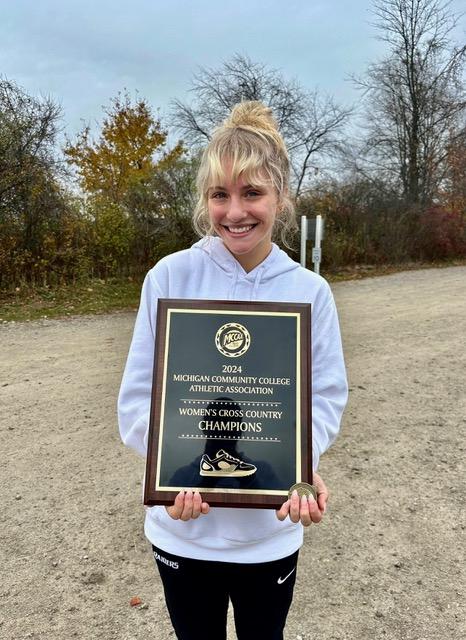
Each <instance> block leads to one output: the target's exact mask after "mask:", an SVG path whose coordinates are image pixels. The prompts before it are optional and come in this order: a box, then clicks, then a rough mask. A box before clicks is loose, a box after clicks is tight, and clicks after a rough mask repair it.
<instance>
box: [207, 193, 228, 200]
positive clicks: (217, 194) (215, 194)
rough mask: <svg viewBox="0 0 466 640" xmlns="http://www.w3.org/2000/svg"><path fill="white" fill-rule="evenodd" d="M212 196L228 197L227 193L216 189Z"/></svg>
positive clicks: (216, 197) (218, 197) (217, 197)
mask: <svg viewBox="0 0 466 640" xmlns="http://www.w3.org/2000/svg"><path fill="white" fill-rule="evenodd" d="M210 197H211V198H215V199H221V198H226V193H224V192H223V191H215V192H214V193H213V194H212V195H211V196H210Z"/></svg>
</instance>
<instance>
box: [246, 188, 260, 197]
mask: <svg viewBox="0 0 466 640" xmlns="http://www.w3.org/2000/svg"><path fill="white" fill-rule="evenodd" d="M246 195H247V196H248V197H249V198H257V196H260V191H256V190H255V189H250V190H249V191H247V193H246Z"/></svg>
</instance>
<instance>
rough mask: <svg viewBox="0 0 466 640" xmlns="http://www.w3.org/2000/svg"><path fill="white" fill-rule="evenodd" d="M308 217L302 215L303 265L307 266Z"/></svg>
mask: <svg viewBox="0 0 466 640" xmlns="http://www.w3.org/2000/svg"><path fill="white" fill-rule="evenodd" d="M306 242H307V218H306V216H301V266H302V267H306Z"/></svg>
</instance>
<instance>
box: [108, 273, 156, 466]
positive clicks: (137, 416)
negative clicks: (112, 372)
mask: <svg viewBox="0 0 466 640" xmlns="http://www.w3.org/2000/svg"><path fill="white" fill-rule="evenodd" d="M159 297H163V294H162V292H161V290H160V287H159V285H158V284H157V282H156V281H155V278H154V276H153V275H152V274H151V272H149V273H148V274H147V276H146V278H145V280H144V284H143V286H142V291H141V300H140V305H139V311H138V314H137V318H136V323H135V326H134V333H133V339H132V341H131V346H130V349H129V353H128V359H127V361H126V367H125V371H124V374H123V379H122V382H121V387H120V393H119V396H118V423H119V428H120V435H121V439H122V440H123V442H124V444H125V445H127V446H128V447H131V448H132V449H134V450H135V451H137V452H138V453H139V454H141V455H143V456H145V455H146V449H147V438H148V429H149V415H150V403H151V389H152V374H153V364H154V346H155V322H156V314H157V301H158V298H159Z"/></svg>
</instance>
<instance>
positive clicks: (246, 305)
mask: <svg viewBox="0 0 466 640" xmlns="http://www.w3.org/2000/svg"><path fill="white" fill-rule="evenodd" d="M285 319H286V320H285ZM251 323H252V324H253V325H257V327H256V329H255V334H254V331H253V332H252V333H251V334H250V335H249V338H248V337H247V336H248V334H249V330H248V329H247V328H246V327H248V326H250V325H251ZM281 325H283V327H284V329H285V333H283V332H282V326H281ZM212 326H214V333H212ZM232 326H233V329H232V328H231V327H232ZM183 327H184V329H183ZM191 327H193V328H195V330H194V331H191ZM204 327H205V331H204ZM216 327H219V328H218V330H217V331H216V332H215V328H216ZM225 327H227V328H226V329H225ZM234 327H241V329H239V331H240V333H238V334H237V333H236V329H235V328H234ZM290 327H291V332H289V329H290ZM187 328H189V331H187ZM199 328H201V331H199ZM243 329H246V331H242V330H243ZM269 329H270V331H269ZM209 331H210V333H209ZM287 331H288V335H287V333H286V332H287ZM232 332H233V333H232ZM187 334H189V335H187ZM227 334H228V335H227ZM274 334H275V337H274ZM291 334H292V335H291ZM204 335H205V336H206V337H205V339H204V340H203V339H202V336H204ZM214 335H215V336H216V337H215V340H214V338H213V336H214ZM219 336H220V337H219ZM232 336H233V337H232ZM248 340H249V343H248ZM222 341H224V342H225V341H226V342H225V344H223V343H222ZM228 341H230V342H228ZM288 342H289V343H290V344H291V345H292V349H293V352H292V353H291V352H290V350H289V349H287V346H286V345H287V344H288ZM222 344H223V346H222ZM259 344H260V345H261V349H262V351H260V352H259V347H258V346H257V345H259ZM206 345H207V346H206ZM225 345H226V346H225ZM250 345H254V347H255V348H256V352H259V353H258V354H256V356H254V359H253V355H251V354H254V353H255V352H254V349H253V348H251V349H250V353H249V355H248V353H246V351H248V349H249V347H250ZM169 347H170V348H169ZM222 349H223V351H221V350H222ZM225 349H232V351H225ZM243 352H244V353H243ZM209 354H211V355H209ZM223 354H225V355H223ZM226 356H228V357H226ZM177 358H180V359H181V360H180V362H181V363H182V364H183V363H184V362H186V361H189V366H190V367H191V369H190V371H199V370H198V369H196V366H197V363H198V362H201V361H202V362H204V361H206V362H208V363H209V367H210V362H212V363H214V364H212V367H214V368H215V367H217V368H216V369H215V371H216V372H217V373H218V375H212V373H211V371H210V373H206V374H205V375H203V373H202V371H201V372H198V373H196V374H192V375H191V373H188V372H183V371H181V372H179V371H178V370H177V369H176V370H175V373H174V372H173V371H174V370H173V368H170V367H173V366H174V365H172V362H174V361H176V359H177ZM219 358H220V360H221V362H222V363H223V364H222V365H221V368H220V370H219V368H218V367H219V362H220V360H219ZM247 358H250V362H251V363H252V365H251V366H253V367H255V371H256V372H257V370H259V371H261V369H260V367H261V362H262V360H261V359H263V360H264V361H267V362H268V363H269V364H268V366H269V367H270V368H271V369H273V370H274V371H275V373H276V371H277V370H280V367H281V366H282V365H281V362H283V363H284V365H283V367H284V370H285V372H289V371H291V372H292V374H291V375H290V376H289V377H288V373H287V374H286V375H285V374H284V377H280V376H278V377H267V373H268V372H267V371H264V372H263V375H262V376H260V375H258V376H247V375H245V373H244V368H245V367H244V366H243V365H242V364H241V363H242V362H244V361H245V360H246V359H247ZM206 359H207V360H206ZM251 366H250V367H249V368H251ZM225 367H226V372H227V373H224V371H225ZM238 368H240V369H241V370H242V373H241V374H238V372H237V369H238ZM222 369H223V370H224V371H222ZM204 373H205V372H204ZM184 378H186V379H187V380H188V383H189V382H190V380H189V378H198V379H199V380H200V381H201V382H202V381H203V380H204V382H205V381H206V380H207V382H211V381H212V380H211V379H212V378H214V379H215V380H217V379H219V380H220V381H222V379H225V380H230V381H235V380H240V379H246V378H247V379H248V380H251V381H254V380H255V383H254V386H248V385H246V386H243V385H241V386H237V385H233V386H231V385H217V386H215V385H212V384H205V385H204V386H203V385H202V384H200V385H198V384H195V385H190V386H189V389H194V388H195V389H196V392H195V393H194V394H192V393H191V394H190V392H189V391H187V389H188V386H187V385H188V383H186V385H184V382H185V380H184ZM182 379H183V380H182ZM180 380H181V382H179V381H180ZM258 380H262V381H264V380H265V381H274V384H275V386H274V385H273V384H272V383H270V384H271V385H272V386H270V387H268V386H267V383H266V382H263V385H262V386H260V384H258V383H257V381H258ZM280 381H281V382H280ZM191 382H193V381H192V380H191ZM250 384H252V382H251V383H250ZM183 385H184V386H183ZM285 386H290V389H289V390H288V389H282V388H281V387H285ZM311 388H312V386H311V305H310V304H299V303H283V302H240V301H225V300H187V299H182V300H178V299H159V301H158V311H157V329H156V344H155V354H154V372H153V385H152V400H151V411H150V424H149V436H148V448H147V461H146V476H145V488H144V504H146V505H155V504H162V505H170V504H173V502H174V499H175V497H176V495H177V494H178V492H179V491H180V489H192V490H199V491H200V492H201V495H202V499H203V500H204V501H206V502H208V503H209V504H210V505H211V506H215V507H254V508H275V509H276V508H279V507H280V506H281V504H282V503H283V502H284V501H285V500H286V499H287V497H288V489H289V487H291V486H292V485H293V484H295V483H298V482H307V483H309V484H312V413H311V412H312V408H311V407H312V404H311ZM199 389H203V390H204V392H203V391H199ZM224 389H227V390H228V391H227V393H228V396H224V395H220V397H219V393H220V394H221V392H222V391H223V390H224ZM232 389H238V390H239V389H241V390H242V393H239V395H240V396H241V397H239V398H238V397H235V394H234V393H233V394H232V392H231V390H232ZM245 389H246V390H248V389H249V390H252V391H251V393H249V395H248V393H245V392H244V390H245ZM270 389H272V393H274V394H276V395H275V397H274V400H275V399H277V401H276V402H274V401H266V400H263V399H262V397H261V395H260V394H259V396H258V395H257V393H256V392H260V393H265V391H267V393H270ZM212 390H215V391H212ZM254 390H255V391H254ZM180 393H181V394H182V395H183V398H181V397H180V395H179V394H180ZM282 397H283V398H286V399H288V402H282V401H278V398H282ZM225 401H226V402H225ZM182 404H183V407H182V406H181V405H182ZM224 404H225V405H227V406H230V407H235V409H229V412H230V413H231V414H235V415H242V416H244V414H245V413H249V414H250V415H253V416H254V415H259V416H260V415H261V414H265V415H267V416H269V415H270V416H274V417H273V418H271V419H270V420H269V421H268V422H267V421H266V424H265V426H264V423H263V421H259V422H254V421H252V422H251V421H249V422H248V421H241V422H238V421H237V420H238V419H239V420H243V418H238V419H236V421H230V422H228V420H226V421H225V422H223V421H219V420H217V421H215V420H211V421H206V420H199V417H201V418H202V417H203V414H202V411H204V417H205V416H206V415H209V416H212V415H214V416H216V414H217V413H222V412H223V413H225V410H221V411H219V410H218V406H223V405H224ZM185 406H188V407H191V409H185V408H184V407H185ZM245 406H247V407H259V408H260V407H265V409H264V410H263V411H259V410H257V411H256V410H253V409H248V410H246V409H245V408H244V407H245ZM193 407H197V409H196V408H193ZM206 407H210V409H209V411H210V413H209V412H208V411H207V409H206ZM212 407H217V409H216V408H212ZM269 407H272V409H269ZM274 409H277V410H274ZM188 410H189V411H192V412H194V416H192V424H191V421H190V419H189V418H190V416H189V417H188V419H187V420H185V414H184V413H183V414H182V411H188ZM283 414H285V415H288V416H289V415H291V416H294V419H292V420H291V422H293V423H294V425H292V426H289V425H285V424H284V419H282V415H283ZM181 415H182V417H180V416H181ZM277 416H280V417H277ZM196 421H197V429H196V424H195V423H196ZM179 424H186V425H188V426H187V428H185V427H180V426H179ZM201 425H202V427H201ZM205 425H210V427H208V428H207V427H205ZM212 425H216V426H217V427H218V425H221V426H220V427H218V428H221V429H225V428H226V429H232V430H233V429H240V428H241V429H243V426H244V428H246V426H247V428H248V429H249V428H251V429H260V434H259V435H258V434H257V433H255V432H252V433H251V434H250V435H249V432H246V433H248V435H247V436H246V435H244V434H243V432H242V431H241V432H238V437H234V435H235V434H233V435H232V436H230V435H229V434H230V432H227V433H226V434H223V435H222V434H219V435H217V434H216V433H212V431H211V429H214V428H215V427H214V426H212ZM235 425H236V426H235ZM238 425H239V426H238ZM248 425H249V426H248ZM251 425H252V426H251ZM254 425H255V426H254ZM258 425H260V426H258ZM201 428H202V429H207V430H205V431H203V432H202V431H201V432H199V430H200V429H201ZM176 429H178V431H176ZM180 429H181V430H184V431H187V432H188V433H180ZM290 429H291V432H290ZM277 430H278V431H277ZM175 432H176V433H177V434H178V435H176V433H175ZM232 432H233V431H232ZM271 432H274V433H275V434H277V432H278V433H279V434H280V433H281V434H283V438H284V440H285V441H286V442H287V443H288V444H287V445H286V446H285V445H284V444H283V442H284V440H282V439H281V438H282V436H280V435H279V436H278V437H273V436H272V437H268V436H265V435H263V434H265V433H271ZM235 433H236V432H235ZM290 433H291V435H290ZM216 438H218V444H217V442H216V441H215V439H216ZM224 438H225V439H224ZM229 440H232V441H233V445H234V446H236V443H240V444H241V445H242V446H243V447H246V448H247V447H249V450H250V451H253V450H256V451H257V450H258V449H259V450H260V456H263V455H264V453H265V454H266V452H267V451H269V455H270V459H272V458H273V459H274V460H276V463H275V467H274V465H273V464H269V463H268V462H267V461H265V462H264V463H263V464H262V467H261V473H262V478H261V479H259V476H260V473H259V472H258V468H259V467H260V466H261V465H260V464H259V463H258V462H257V460H256V459H255V458H254V456H253V457H252V458H251V455H250V454H249V456H247V455H245V454H244V452H241V454H243V455H242V458H241V456H240V457H238V456H237V459H242V460H243V462H242V463H241V465H240V466H239V467H237V471H235V472H233V473H238V474H240V473H241V472H240V468H244V469H248V468H249V471H248V470H246V471H244V472H243V473H244V474H245V475H246V476H248V475H251V474H252V475H254V474H255V473H256V472H251V471H250V469H252V468H254V469H256V471H257V474H256V476H257V480H256V478H254V479H251V478H235V479H231V478H230V477H229V476H228V474H227V476H226V478H225V477H220V478H215V477H213V476H212V477H207V478H201V475H208V472H205V473H204V474H201V473H200V470H199V471H198V472H197V473H198V474H199V481H197V480H196V478H197V476H196V475H192V472H193V470H195V469H200V467H199V460H201V463H202V460H203V459H204V456H203V455H202V457H199V456H198V457H197V458H195V459H194V460H192V461H191V462H190V458H191V456H190V455H187V453H185V451H187V450H188V449H191V453H192V447H193V446H194V447H196V446H198V445H199V444H201V445H202V446H205V451H207V447H208V446H213V447H214V450H215V448H216V447H217V446H219V447H220V448H221V450H222V451H224V449H225V448H227V447H228V446H229V444H230V443H229V442H228V441H229ZM225 443H226V444H225ZM280 447H281V448H282V453H280ZM254 448H255V449H254ZM290 452H291V455H290ZM235 453H237V452H236V450H235ZM199 454H200V452H199ZM290 457H291V458H292V460H291V461H289V458H290ZM245 458H246V460H245ZM211 459H213V458H212V457H211V458H207V460H208V461H209V462H210V460H211ZM216 459H217V460H218V458H216ZM259 462H263V461H259ZM248 463H249V464H248ZM254 463H256V464H254ZM178 464H179V465H180V467H179V469H178V470H176V471H175V473H174V474H173V475H171V479H170V480H168V481H167V479H166V478H167V477H168V476H167V473H169V474H170V473H171V472H170V468H172V469H175V467H176V466H177V465H178ZM216 464H218V463H216ZM225 464H226V463H224V466H225ZM170 465H171V467H170ZM174 465H175V466H174ZM196 465H197V466H196ZM256 465H257V466H256ZM233 467H235V464H233ZM282 467H283V468H284V469H285V471H281V472H280V473H281V475H280V473H278V471H277V470H278V469H279V468H280V469H282ZM263 468H266V469H268V475H269V476H270V477H273V478H274V479H273V481H271V484H270V485H267V482H268V480H267V478H266V476H267V474H266V473H265V472H263V471H262V470H263ZM167 469H168V471H167ZM209 471H212V472H215V469H214V468H212V469H209ZM219 472H220V473H223V472H222V471H221V470H219ZM164 474H165V475H164ZM284 480H289V486H288V482H286V486H285V485H284ZM253 482H259V483H260V486H258V488H257V487H256V488H254V484H253ZM205 483H208V484H209V486H206V485H205ZM228 483H231V484H232V486H225V484H226V485H228ZM248 483H249V484H248ZM233 485H234V486H233ZM251 487H252V488H251Z"/></svg>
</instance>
